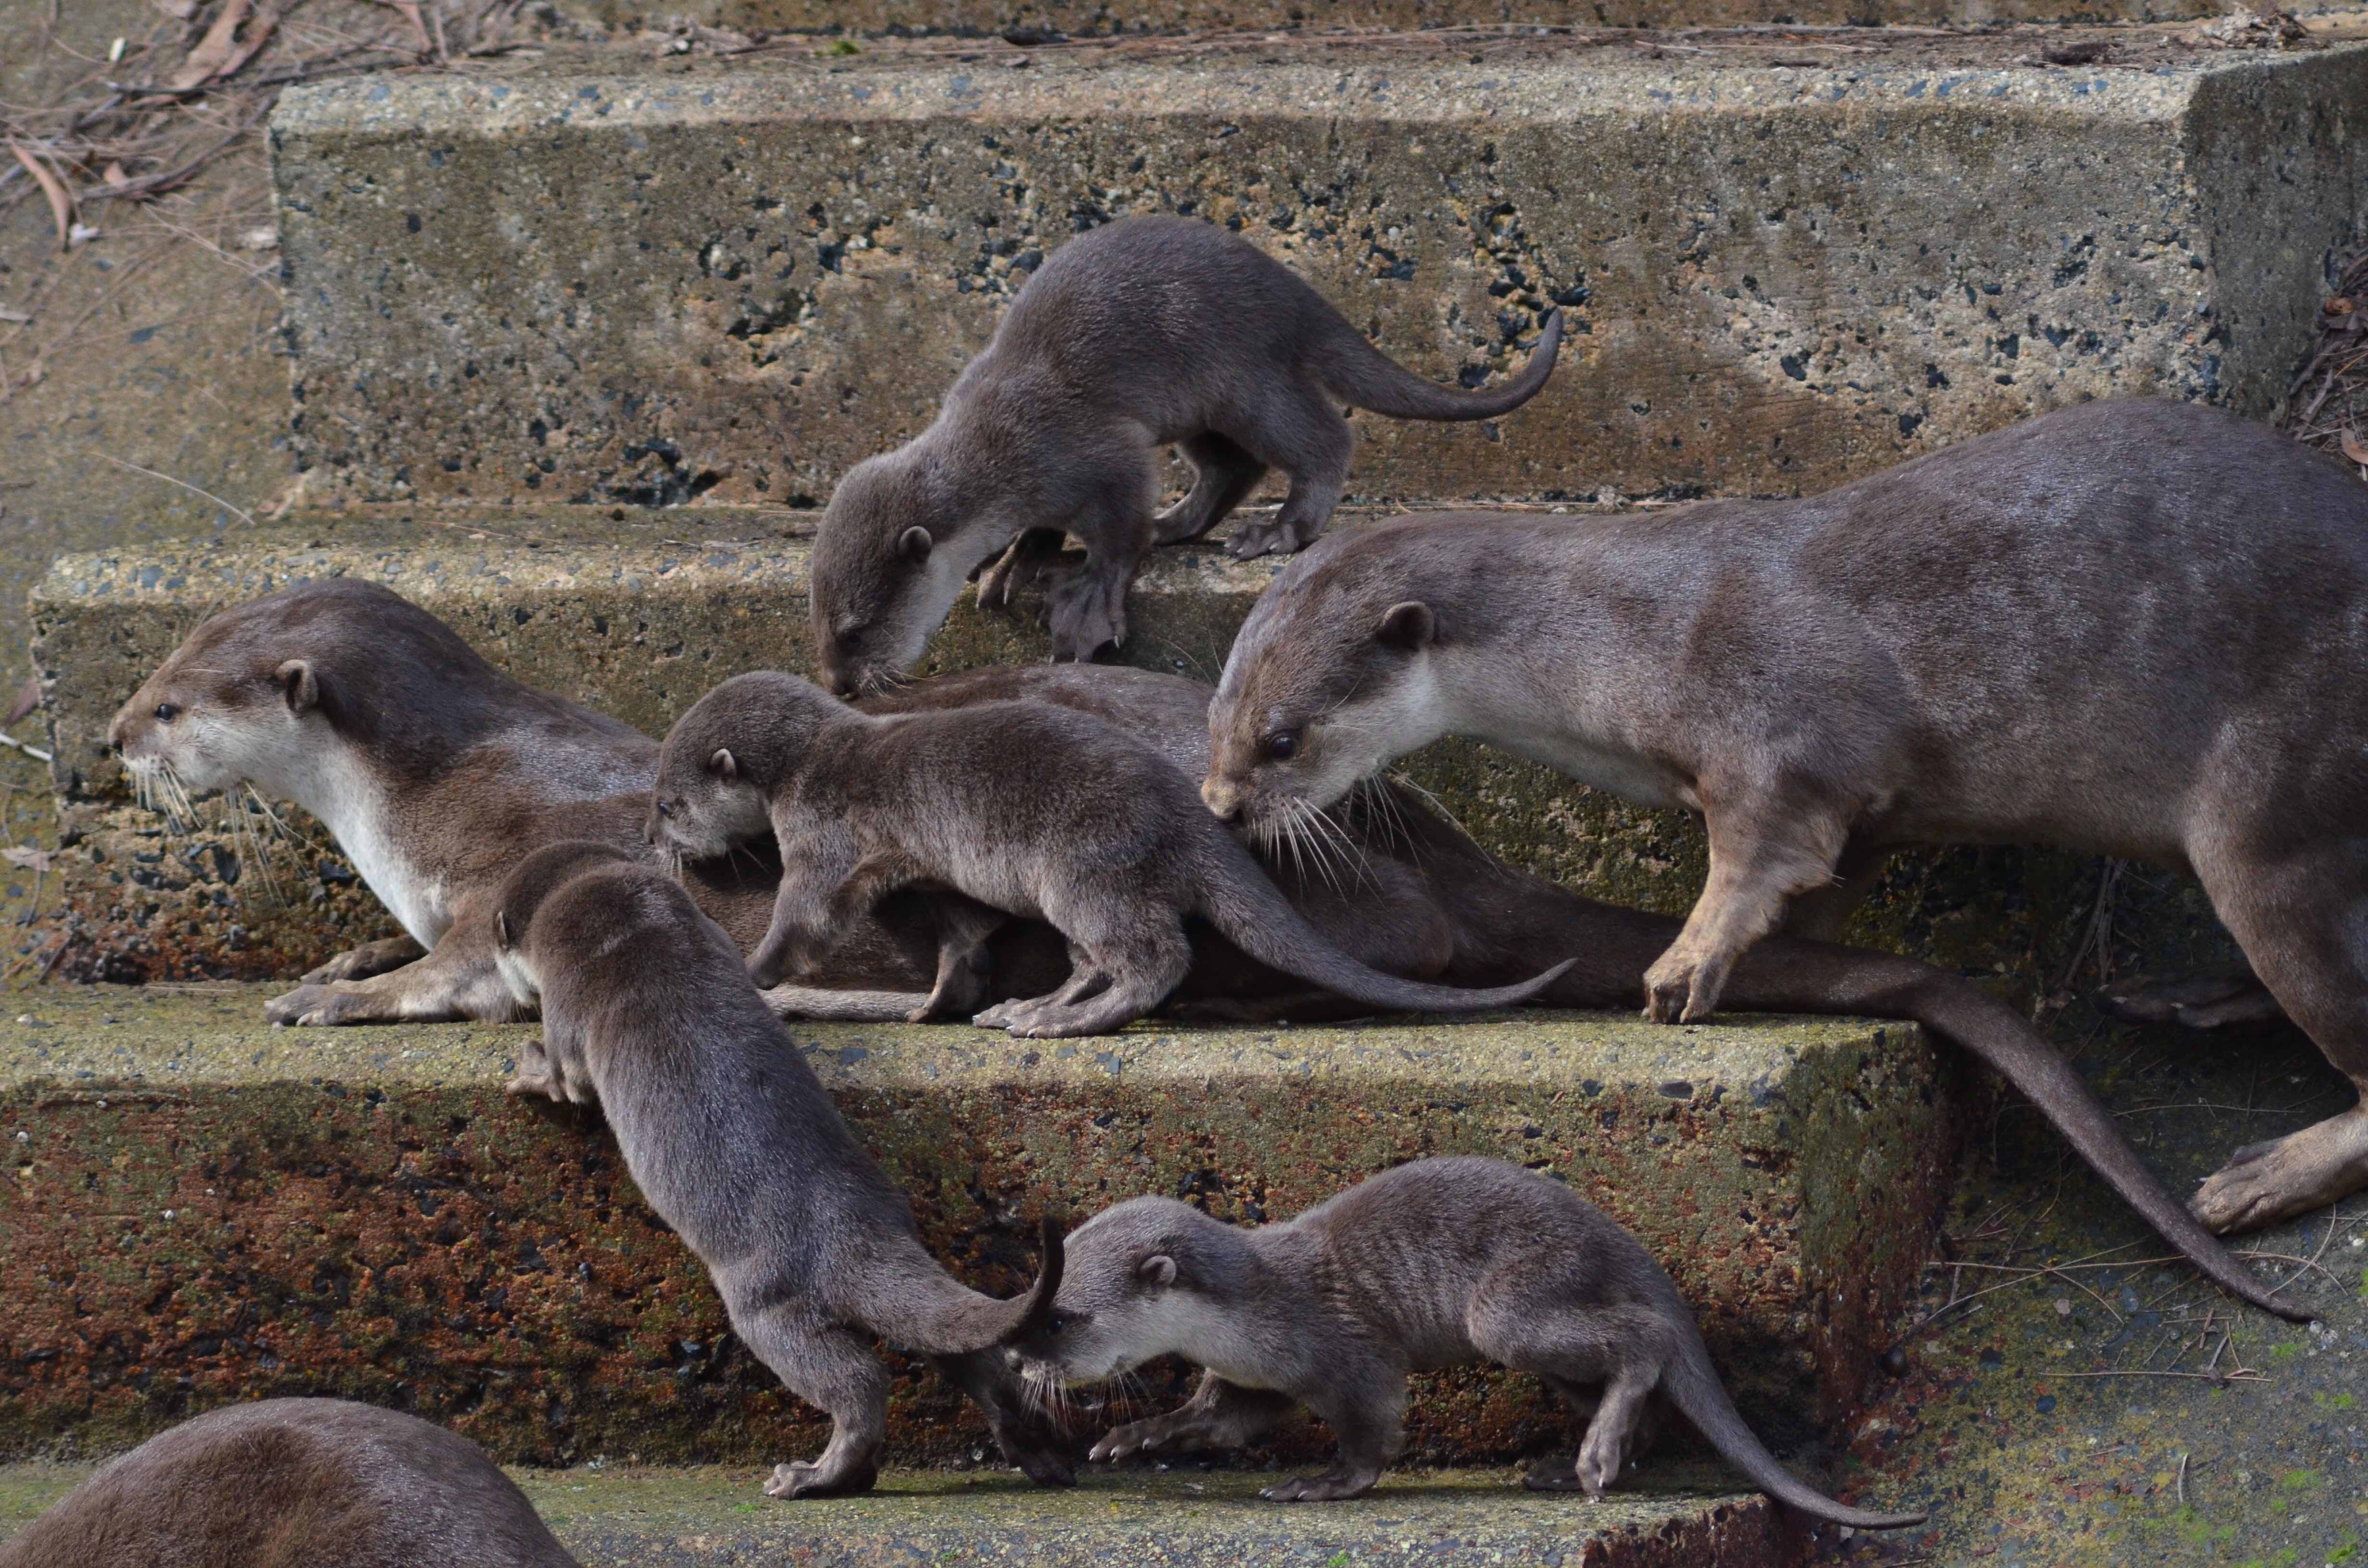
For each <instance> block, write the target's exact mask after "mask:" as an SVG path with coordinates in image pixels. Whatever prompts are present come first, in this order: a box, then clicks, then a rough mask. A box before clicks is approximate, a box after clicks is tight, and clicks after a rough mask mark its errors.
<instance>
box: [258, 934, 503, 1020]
mask: <svg viewBox="0 0 2368 1568" xmlns="http://www.w3.org/2000/svg"><path fill="white" fill-rule="evenodd" d="M489 924H490V923H489V922H487V921H484V920H464V921H462V922H461V923H459V924H456V925H455V926H453V927H452V928H451V929H450V931H447V932H445V933H444V939H443V940H442V941H439V942H438V943H437V944H436V946H435V949H433V950H432V951H430V952H429V953H428V955H427V957H426V958H424V959H421V960H417V961H416V962H414V963H407V964H404V966H403V967H402V968H400V969H395V970H390V971H387V972H385V973H383V974H376V975H372V976H371V977H370V978H369V979H368V980H336V981H330V982H328V983H325V984H315V983H305V984H302V985H299V986H297V987H296V989H295V990H293V991H290V992H286V993H284V994H280V995H278V996H274V997H273V998H271V1000H270V1001H268V1002H266V1003H265V1004H264V1005H263V1016H264V1017H265V1018H266V1019H267V1020H268V1021H269V1022H271V1023H275V1024H294V1025H301V1026H304V1027H308V1028H316V1027H325V1026H334V1025H339V1024H391V1023H450V1022H455V1021H458V1020H461V1019H476V1020H478V1021H481V1022H485V1023H506V1022H507V1021H509V1020H510V1019H512V1018H517V1017H523V1016H525V1011H526V1010H525V1009H524V1008H522V1007H520V1006H518V998H517V997H516V996H514V995H513V994H511V992H510V988H509V983H508V982H507V981H506V980H504V979H503V978H502V972H501V970H500V969H499V968H498V967H497V966H496V965H495V962H494V943H493V933H492V932H491V930H490V929H488V926H489Z"/></svg>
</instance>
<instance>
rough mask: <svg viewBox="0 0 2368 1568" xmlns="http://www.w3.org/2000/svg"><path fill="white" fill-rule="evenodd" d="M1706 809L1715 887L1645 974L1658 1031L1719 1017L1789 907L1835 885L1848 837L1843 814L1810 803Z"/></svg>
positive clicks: (1648, 1009) (1756, 802)
mask: <svg viewBox="0 0 2368 1568" xmlns="http://www.w3.org/2000/svg"><path fill="white" fill-rule="evenodd" d="M1704 793H1705V796H1706V797H1707V796H1708V794H1709V791H1707V790H1706V791H1705V792H1704ZM1706 803H1707V804H1708V807H1709V809H1708V811H1707V812H1706V813H1705V815H1706V818H1707V824H1708V827H1709V830H1710V879H1709V881H1707V882H1705V883H1704V884H1703V886H1702V897H1700V898H1699V899H1697V900H1695V901H1694V906H1693V909H1692V912H1691V913H1690V914H1689V915H1687V916H1686V924H1685V927H1684V929H1682V930H1680V931H1679V933H1678V939H1677V940H1676V941H1675V942H1673V943H1671V944H1670V945H1669V950H1668V952H1665V953H1663V954H1662V955H1661V956H1660V957H1659V958H1657V959H1656V960H1653V965H1652V967H1651V968H1650V969H1647V970H1646V971H1645V1017H1648V1018H1650V1019H1652V1020H1653V1021H1654V1022H1656V1023H1663V1024H1673V1023H1679V1022H1684V1023H1692V1022H1694V1021H1695V1020H1697V1019H1700V1018H1706V1017H1710V1016H1711V1014H1712V1013H1713V1012H1715V1011H1716V1010H1717V1008H1718V996H1719V993H1720V992H1721V991H1722V990H1724V989H1725V985H1726V977H1727V975H1728V974H1729V973H1731V972H1733V971H1734V969H1735V962H1736V960H1737V959H1739V958H1741V957H1742V956H1743V954H1744V952H1745V950H1746V949H1748V948H1749V947H1750V946H1751V945H1752V944H1753V943H1754V942H1757V941H1758V940H1759V938H1760V937H1765V936H1766V935H1768V933H1769V932H1770V931H1772V930H1774V929H1775V928H1776V926H1777V923H1778V922H1779V921H1781V920H1782V918H1783V915H1784V908H1785V901H1786V900H1788V899H1790V898H1792V897H1793V895H1794V894H1796V893H1801V892H1810V891H1813V890H1815V889H1817V888H1820V887H1825V886H1827V885H1829V884H1830V882H1831V881H1832V879H1833V871H1834V864H1835V862H1836V861H1837V860H1838V859H1839V858H1840V855H1841V852H1842V846H1843V845H1844V843H1845V842H1846V841H1847V839H1848V837H1849V829H1848V826H1847V824H1845V823H1844V822H1843V820H1842V819H1841V817H1840V815H1839V813H1837V812H1833V811H1832V810H1830V809H1828V808H1825V807H1822V806H1820V805H1818V804H1816V803H1815V802H1811V801H1784V800H1778V799H1771V798H1766V797H1764V796H1763V797H1760V798H1757V799H1752V798H1747V799H1745V800H1743V801H1738V802H1736V804H1735V805H1733V806H1721V805H1720V804H1718V803H1716V802H1715V801H1706Z"/></svg>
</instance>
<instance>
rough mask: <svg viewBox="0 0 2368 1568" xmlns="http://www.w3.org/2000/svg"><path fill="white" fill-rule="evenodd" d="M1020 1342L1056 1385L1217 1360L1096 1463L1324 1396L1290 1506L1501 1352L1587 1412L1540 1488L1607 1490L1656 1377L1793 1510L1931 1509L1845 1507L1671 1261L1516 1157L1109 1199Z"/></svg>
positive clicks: (1242, 1427) (1328, 1492)
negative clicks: (1794, 1451) (1331, 1454)
mask: <svg viewBox="0 0 2368 1568" xmlns="http://www.w3.org/2000/svg"><path fill="white" fill-rule="evenodd" d="M1010 1353H1011V1357H1012V1360H1013V1363H1014V1365H1016V1366H1018V1367H1019V1368H1020V1369H1022V1375H1023V1376H1025V1377H1027V1378H1029V1379H1030V1381H1034V1382H1036V1383H1038V1384H1040V1385H1041V1384H1042V1383H1045V1382H1058V1383H1062V1384H1068V1383H1078V1382H1099V1381H1103V1380H1105V1379H1109V1378H1112V1377H1116V1376H1117V1375H1119V1374H1120V1373H1121V1372H1126V1371H1130V1370H1132V1369H1134V1368H1135V1367H1138V1366H1140V1365H1142V1364H1143V1363H1144V1362H1145V1361H1148V1360H1150V1359H1151V1358H1154V1357H1156V1356H1169V1355H1174V1356H1181V1357H1183V1358H1185V1359H1186V1360H1189V1361H1194V1362H1198V1363H1199V1364H1200V1365H1201V1367H1203V1368H1204V1369H1206V1371H1205V1374H1204V1376H1203V1378H1202V1381H1201V1386H1200V1387H1199V1388H1198V1389H1196V1390H1195V1391H1194V1393H1193V1397H1192V1399H1191V1400H1190V1403H1187V1404H1186V1405H1185V1406H1184V1407H1183V1408H1182V1409H1180V1410H1178V1411H1176V1412H1174V1413H1173V1414H1170V1415H1163V1416H1157V1417H1155V1418H1154V1419H1152V1420H1148V1421H1138V1422H1134V1423H1132V1424H1131V1425H1129V1426H1121V1427H1120V1428H1118V1429H1117V1430H1116V1431H1113V1432H1111V1433H1110V1434H1109V1435H1108V1436H1106V1437H1103V1438H1102V1439H1101V1441H1100V1442H1099V1443H1097V1444H1096V1445H1095V1446H1094V1449H1093V1453H1092V1457H1093V1458H1095V1459H1097V1460H1102V1459H1114V1458H1118V1457H1120V1456H1122V1455H1125V1454H1129V1453H1135V1452H1143V1451H1156V1450H1159V1449H1173V1448H1198V1447H1226V1448H1233V1447H1239V1446H1240V1445H1242V1444H1244V1443H1247V1442H1249V1441H1250V1440H1252V1439H1253V1438H1255V1437H1257V1436H1258V1434H1259V1433H1260V1432H1262V1431H1264V1430H1265V1429H1266V1428H1267V1427H1269V1426H1273V1425H1274V1423H1275V1422H1276V1421H1278V1420H1280V1419H1281V1418H1282V1417H1283V1416H1285V1415H1289V1414H1290V1413H1291V1411H1292V1409H1293V1408H1294V1407H1296V1406H1300V1405H1304V1406H1306V1407H1308V1408H1309V1409H1311V1410H1313V1411H1314V1412H1315V1414H1316V1415H1319V1416H1321V1417H1323V1419H1324V1421H1325V1423H1326V1425H1327V1426H1330V1427H1331V1428H1332V1432H1333V1436H1334V1437H1336V1438H1337V1439H1338V1442H1339V1445H1340V1451H1339V1459H1338V1462H1336V1463H1335V1464H1334V1465H1333V1466H1332V1468H1331V1469H1330V1470H1328V1471H1326V1472H1325V1473H1323V1474H1322V1475H1317V1476H1299V1477H1293V1478H1292V1479H1291V1480H1288V1481H1283V1482H1280V1483H1276V1484H1275V1485H1272V1486H1269V1487H1268V1488H1266V1489H1265V1490H1264V1491H1263V1492H1262V1493H1260V1494H1259V1495H1260V1496H1263V1497H1266V1498H1269V1499H1270V1500H1272V1501H1275V1502H1329V1501H1333V1500H1336V1499H1338V1498H1344V1497H1356V1496H1360V1495H1362V1494H1364V1493H1366V1492H1368V1491H1371V1490H1372V1485H1373V1483H1375V1482H1376V1481H1378V1480H1380V1479H1381V1475H1382V1471H1383V1467H1384V1466H1386V1465H1387V1464H1388V1463H1389V1462H1390V1460H1392V1459H1394V1458H1395V1457H1396V1454H1397V1449H1398V1445H1399V1439H1400V1428H1401V1423H1402V1421H1403V1419H1404V1415H1405V1411H1406V1374H1407V1373H1409V1372H1420V1371H1432V1370H1436V1369H1440V1368H1442V1367H1459V1366H1469V1365H1471V1364H1473V1363H1474V1362H1479V1361H1494V1362H1497V1363H1498V1364H1500V1365H1502V1366H1505V1367H1507V1368H1509V1369H1512V1370H1514V1371H1519V1372H1532V1373H1535V1374H1536V1375H1537V1376H1539V1377H1540V1378H1543V1380H1544V1381H1545V1382H1546V1386H1547V1387H1549V1388H1551V1389H1553V1390H1554V1391H1555V1392H1557V1393H1560V1394H1563V1395H1564V1396H1565V1397H1566V1398H1567V1399H1569V1400H1570V1401H1571V1403H1573V1405H1574V1407H1575V1408H1576V1410H1577V1414H1578V1415H1580V1417H1581V1419H1582V1421H1583V1422H1584V1437H1583V1439H1582V1441H1581V1443H1580V1445H1579V1449H1578V1456H1577V1460H1576V1461H1575V1462H1574V1463H1571V1464H1566V1465H1563V1466H1558V1467H1557V1466H1541V1467H1540V1468H1539V1470H1537V1471H1533V1472H1532V1473H1531V1476H1530V1478H1529V1484H1530V1485H1531V1487H1532V1488H1533V1489H1540V1490H1556V1491H1560V1490H1565V1489H1576V1490H1578V1491H1582V1492H1584V1493H1586V1494H1587V1495H1588V1497H1589V1498H1591V1499H1594V1500H1596V1501H1599V1502H1600V1501H1601V1499H1602V1496H1603V1493H1604V1489H1605V1488H1606V1487H1608V1486H1610V1485H1611V1483H1613V1482H1615V1481H1617V1480H1618V1479H1619V1476H1620V1471H1621V1469H1622V1466H1623V1465H1624V1464H1625V1463H1626V1462H1627V1460H1628V1458H1629V1456H1630V1454H1631V1452H1632V1451H1633V1448H1632V1445H1633V1442H1634V1437H1635V1436H1636V1428H1637V1426H1638V1424H1639V1422H1640V1420H1641V1419H1642V1418H1643V1417H1644V1416H1645V1412H1646V1406H1647V1402H1648V1401H1649V1400H1650V1399H1651V1398H1652V1396H1654V1395H1655V1394H1659V1395H1661V1396H1663V1397H1665V1398H1667V1399H1668V1402H1669V1403H1671V1404H1673V1405H1674V1406H1676V1408H1677V1410H1678V1413H1679V1415H1683V1416H1684V1417H1685V1418H1686V1419H1687V1420H1688V1421H1690V1422H1691V1423H1692V1424H1693V1425H1694V1426H1695V1428H1696V1429H1697V1430H1698V1431H1700V1432H1701V1433H1702V1436H1703V1437H1706V1438H1708V1439H1709V1440H1710V1443H1711V1446H1712V1447H1713V1448H1715V1449H1717V1450H1718V1451H1719V1453H1720V1455H1721V1456H1722V1457H1723V1458H1725V1460H1726V1461H1727V1462H1728V1463H1730V1464H1732V1465H1734V1466H1735V1467H1736V1469H1737V1470H1739V1471H1743V1473H1744V1474H1746V1475H1748V1476H1749V1477H1750V1478H1751V1481H1752V1483H1753V1484H1754V1485H1756V1486H1758V1487H1759V1489H1760V1490H1761V1491H1763V1492H1766V1493H1767V1494H1769V1495H1770V1496H1772V1497H1774V1498H1775V1499H1776V1500H1777V1501H1779V1502H1781V1503H1782V1504H1784V1505H1785V1506H1788V1507H1791V1508H1794V1509H1797V1510H1799V1511H1800V1512H1802V1513H1804V1514H1806V1515H1808V1516H1809V1517H1812V1518H1817V1519H1825V1520H1827V1521H1829V1522H1831V1523H1834V1524H1843V1525H1851V1526H1855V1527H1857V1528H1861V1529H1899V1528H1905V1527H1907V1526H1909V1525H1920V1524H1922V1523H1923V1522H1924V1520H1925V1517H1926V1516H1924V1515H1922V1514H1871V1513H1866V1512H1863V1511H1861V1510H1860V1509H1857V1508H1850V1507H1845V1506H1842V1505H1841V1504H1839V1503H1836V1502H1834V1501H1833V1500H1832V1499H1830V1498H1827V1497H1825V1496H1822V1495H1820V1494H1817V1493H1816V1492H1815V1491H1813V1490H1811V1489H1810V1488H1809V1487H1807V1486H1804V1485H1803V1484H1802V1483H1800V1482H1799V1481H1797V1480H1795V1479H1794V1478H1793V1475H1792V1474H1791V1472H1789V1471H1786V1470H1785V1469H1784V1467H1783V1466H1782V1465H1781V1464H1779V1463H1778V1462H1777V1461H1776V1458H1775V1456H1774V1455H1772V1454H1770V1452H1769V1451H1768V1450H1767V1449H1766V1448H1765V1447H1763V1446H1762V1445H1761V1443H1760V1441H1759V1438H1758V1437H1755V1436H1753V1435H1752V1431H1751V1428H1750V1427H1749V1426H1746V1425H1744V1422H1743V1418H1742V1417H1741V1416H1740V1415H1736V1410H1735V1405H1734V1404H1733V1403H1732V1402H1730V1401H1729V1400H1728V1398H1727V1396H1726V1390H1725V1388H1724V1387H1723V1386H1722V1385H1721V1384H1720V1382H1719V1381H1718V1373H1717V1372H1716V1371H1715V1370H1714V1369H1713V1368H1712V1366H1711V1361H1710V1352H1709V1350H1708V1349H1706V1348H1705V1347H1704V1346H1703V1345H1702V1332H1701V1330H1700V1329H1698V1328H1697V1327H1696V1326H1695V1324H1694V1315H1693V1312H1692V1310H1691V1308H1689V1307H1688V1306H1687V1305H1686V1301H1685V1298H1684V1297H1683V1296H1681V1295H1679V1293H1678V1288H1677V1285H1676V1284H1675V1283H1674V1282H1673V1281H1671V1279H1670V1278H1669V1277H1668V1274H1667V1273H1665V1272H1664V1271H1663V1270H1662V1268H1661V1266H1660V1265H1659V1264H1657V1263H1656V1262H1654V1261H1653V1258H1652V1255H1651V1254H1649V1253H1647V1252H1646V1251H1645V1248H1644V1246H1643V1245H1642V1244H1639V1243H1638V1242H1637V1240H1636V1238H1635V1237H1634V1236H1632V1235H1630V1234H1629V1233H1627V1232H1626V1231H1625V1230H1623V1229H1622V1228H1621V1227H1620V1226H1619V1225H1618V1224H1616V1223H1614V1222H1613V1221H1611V1220H1610V1219H1608V1218H1606V1217H1605V1216H1604V1214H1603V1213H1602V1212H1601V1211H1600V1210H1598V1209H1597V1208H1596V1207H1595V1206H1594V1205H1593V1204H1590V1203H1588V1201H1587V1200H1586V1199H1582V1198H1580V1197H1579V1196H1578V1195H1577V1193H1574V1192H1572V1191H1571V1190H1570V1189H1569V1188H1568V1187H1565V1186H1563V1185H1562V1184H1561V1183H1559V1182H1557V1181H1554V1180H1553V1179H1551V1178H1549V1177H1546V1176H1540V1175H1537V1174H1536V1173H1534V1172H1531V1171H1526V1170H1523V1169H1521V1168H1520V1166H1518V1165H1507V1164H1505V1163H1504V1162H1502V1161H1500V1160H1485V1159H1473V1158H1446V1159H1431V1160H1417V1161H1414V1162H1413V1163H1411V1164H1409V1165H1399V1166H1397V1167H1395V1169H1392V1170H1387V1171H1384V1172H1383V1173H1382V1174H1381V1175H1379V1176H1373V1177H1372V1178H1371V1179H1369V1180H1367V1181H1364V1182H1361V1183H1360V1184H1359V1185H1357V1186H1355V1187H1350V1188H1349V1190H1348V1191H1346V1192H1344V1193H1341V1194H1340V1195H1339V1196H1338V1197H1337V1198H1333V1199H1327V1200H1326V1201H1325V1202H1323V1203H1319V1204H1317V1205H1316V1206H1315V1208H1313V1209H1310V1210H1307V1211H1306V1212H1305V1213H1304V1214H1301V1215H1300V1216H1298V1217H1297V1218H1296V1219H1292V1220H1286V1221H1281V1222H1279V1223H1275V1224H1270V1225H1262V1226H1259V1227H1258V1228H1257V1229H1256V1230H1249V1231H1242V1230H1236V1229H1235V1228H1234V1227H1233V1226H1231V1225H1226V1224H1223V1223H1221V1222H1219V1221H1216V1220H1212V1219H1211V1218H1210V1217H1209V1216H1208V1215H1207V1214H1204V1213H1202V1212H1201V1210H1198V1209H1195V1208H1193V1207H1191V1206H1190V1204H1187V1203H1179V1202H1178V1201H1177V1200H1176V1199H1172V1198H1137V1199H1132V1200H1131V1201H1129V1202H1125V1203H1121V1204H1120V1205H1118V1206H1117V1207H1116V1208H1114V1209H1108V1210H1103V1211H1102V1212H1101V1213H1099V1214H1097V1215H1096V1216H1094V1217H1093V1218H1092V1219H1091V1220H1088V1221H1086V1222H1085V1223H1084V1224H1082V1225H1080V1226H1078V1227H1077V1229H1076V1232H1074V1233H1072V1234H1071V1235H1070V1237H1069V1240H1068V1259H1067V1263H1066V1267H1065V1271H1064V1275H1063V1278H1062V1282H1061V1287H1060V1290H1059V1291H1058V1292H1057V1293H1056V1294H1055V1295H1054V1297H1053V1310H1052V1312H1050V1313H1049V1314H1047V1315H1045V1316H1043V1317H1042V1318H1041V1319H1039V1320H1037V1321H1036V1322H1035V1323H1033V1324H1029V1325H1027V1326H1024V1327H1022V1328H1021V1329H1020V1330H1019V1332H1018V1333H1016V1334H1015V1335H1013V1336H1012V1340H1011V1342H1010Z"/></svg>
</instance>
